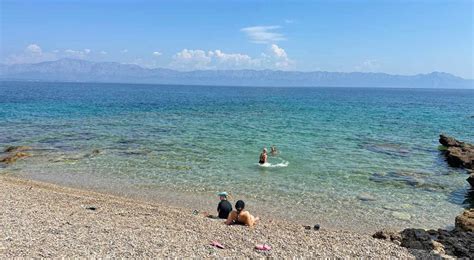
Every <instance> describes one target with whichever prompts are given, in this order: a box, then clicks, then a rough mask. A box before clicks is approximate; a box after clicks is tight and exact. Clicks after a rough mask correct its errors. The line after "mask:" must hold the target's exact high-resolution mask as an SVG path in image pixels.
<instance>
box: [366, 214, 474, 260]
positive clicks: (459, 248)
mask: <svg viewBox="0 0 474 260" xmlns="http://www.w3.org/2000/svg"><path fill="white" fill-rule="evenodd" d="M373 237H374V238H378V239H384V240H388V241H391V242H393V243H395V244H397V245H400V246H402V247H406V248H410V249H418V250H426V251H429V252H431V253H434V254H437V255H441V256H446V255H449V256H456V257H468V258H469V257H473V256H474V209H470V210H465V211H464V212H463V213H462V214H460V215H459V216H457V217H456V228H455V229H454V230H451V231H447V230H444V229H438V230H433V229H431V230H424V229H416V228H407V229H405V230H403V231H401V232H394V231H387V230H381V231H378V232H377V233H375V234H374V235H373Z"/></svg>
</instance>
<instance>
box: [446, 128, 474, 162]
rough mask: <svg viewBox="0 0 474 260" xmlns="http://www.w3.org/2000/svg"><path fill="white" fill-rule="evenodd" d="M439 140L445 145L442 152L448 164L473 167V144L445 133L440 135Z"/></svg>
mask: <svg viewBox="0 0 474 260" xmlns="http://www.w3.org/2000/svg"><path fill="white" fill-rule="evenodd" d="M439 142H440V143H441V144H442V145H444V146H445V147H446V150H445V151H444V152H443V153H444V155H445V157H446V161H447V162H448V164H449V165H450V166H452V167H463V168H466V169H474V145H472V144H469V143H464V142H461V141H458V140H456V139H455V138H453V137H450V136H446V135H440V136H439Z"/></svg>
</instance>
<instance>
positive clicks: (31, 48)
mask: <svg viewBox="0 0 474 260" xmlns="http://www.w3.org/2000/svg"><path fill="white" fill-rule="evenodd" d="M25 52H27V53H31V54H35V55H38V54H39V55H41V53H42V52H43V50H41V47H40V46H39V45H38V44H35V43H33V44H30V45H28V46H26V48H25Z"/></svg>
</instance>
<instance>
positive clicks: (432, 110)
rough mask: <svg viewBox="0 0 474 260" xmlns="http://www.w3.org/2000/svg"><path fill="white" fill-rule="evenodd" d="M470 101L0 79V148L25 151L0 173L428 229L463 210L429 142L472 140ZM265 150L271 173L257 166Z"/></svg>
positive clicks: (402, 93)
mask: <svg viewBox="0 0 474 260" xmlns="http://www.w3.org/2000/svg"><path fill="white" fill-rule="evenodd" d="M473 104H474V91H473V90H428V89H419V90H410V89H373V88H366V89H364V88H251V87H248V88H246V87H205V86H154V85H126V84H80V83H31V82H28V83H26V82H25V83H21V82H2V83H0V122H1V124H0V146H7V145H29V146H32V147H33V148H34V151H33V152H32V155H33V156H32V157H30V158H27V159H25V160H21V161H19V162H18V163H16V164H14V165H11V166H8V167H7V166H3V167H2V166H0V171H1V172H3V173H10V174H16V175H19V176H24V177H28V178H33V179H37V180H43V181H50V182H55V183H60V184H65V185H71V186H78V187H86V188H92V189H96V190H100V191H108V192H114V193H118V194H121V195H126V196H133V197H141V198H144V199H150V200H164V201H167V202H171V203H175V204H178V205H180V206H186V207H190V208H193V209H194V208H197V209H200V210H214V208H215V205H214V204H217V201H216V198H215V195H214V194H215V193H216V192H217V191H224V190H225V191H228V192H231V193H232V194H233V195H234V197H235V198H238V199H240V198H244V199H245V200H247V205H249V206H248V207H249V209H250V210H252V211H256V212H257V213H258V214H262V215H263V216H268V215H273V216H277V217H283V218H286V219H290V220H294V221H299V222H302V223H303V222H304V223H309V224H312V223H316V222H317V223H321V224H322V225H325V226H327V227H331V228H343V229H351V230H362V231H364V230H365V231H367V230H374V229H378V228H381V227H395V228H402V227H408V226H410V227H414V226H415V227H425V228H437V227H440V226H447V225H450V224H452V223H453V218H454V216H455V215H456V214H457V213H459V211H460V210H461V209H462V208H463V207H468V206H469V202H468V200H469V197H468V195H467V194H468V192H469V191H468V190H467V187H468V186H467V182H466V181H465V179H466V177H467V175H466V174H465V173H464V172H463V171H461V170H457V169H453V168H449V167H447V166H446V163H445V162H444V160H443V157H442V156H441V154H440V152H439V151H438V150H437V146H438V135H439V134H440V133H447V134H449V135H453V136H455V137H457V138H458V139H461V140H465V141H470V142H474V118H473V116H474V106H473ZM271 145H276V146H277V148H278V149H279V150H280V151H281V153H280V154H279V155H277V156H269V160H270V163H271V164H272V165H277V166H280V167H267V168H265V167H260V166H258V164H257V161H258V156H259V153H260V151H261V149H262V148H263V147H268V148H269V147H270V146H271ZM94 149H98V150H99V151H100V152H99V153H98V154H94V153H93V150H94ZM284 166H286V167H284Z"/></svg>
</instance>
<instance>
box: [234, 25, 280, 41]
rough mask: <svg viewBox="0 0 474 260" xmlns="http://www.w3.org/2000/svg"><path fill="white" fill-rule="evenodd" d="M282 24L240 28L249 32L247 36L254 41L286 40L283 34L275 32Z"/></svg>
mask: <svg viewBox="0 0 474 260" xmlns="http://www.w3.org/2000/svg"><path fill="white" fill-rule="evenodd" d="M280 28H281V27H280V26H276V25H271V26H252V27H245V28H242V29H240V31H242V32H244V33H245V34H247V37H248V38H249V39H250V41H251V42H254V43H274V42H278V41H284V40H286V38H285V37H284V35H283V34H281V33H278V32H275V30H277V29H280Z"/></svg>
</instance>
